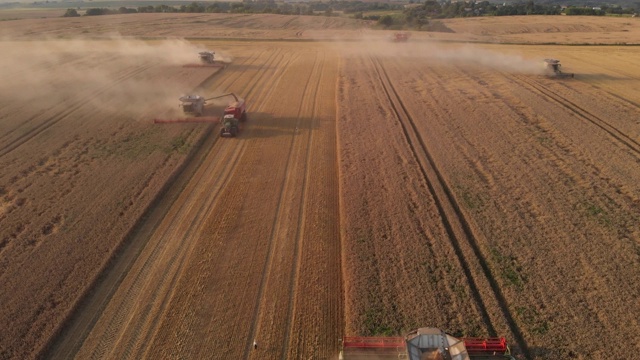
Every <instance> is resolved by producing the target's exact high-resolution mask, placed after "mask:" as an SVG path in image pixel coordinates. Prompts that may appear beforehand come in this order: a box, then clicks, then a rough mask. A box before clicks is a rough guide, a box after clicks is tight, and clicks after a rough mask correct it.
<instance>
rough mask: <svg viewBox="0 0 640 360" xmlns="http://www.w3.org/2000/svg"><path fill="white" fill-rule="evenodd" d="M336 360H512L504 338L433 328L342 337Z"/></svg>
mask: <svg viewBox="0 0 640 360" xmlns="http://www.w3.org/2000/svg"><path fill="white" fill-rule="evenodd" d="M338 359H340V360H360V359H376V360H385V359H389V360H390V359H408V360H423V359H438V360H440V359H447V360H515V359H514V358H513V357H512V356H511V351H510V349H509V346H507V341H506V340H505V338H502V337H498V338H462V339H459V338H456V337H454V336H452V335H449V334H447V333H445V332H444V331H442V330H440V329H437V328H420V329H417V330H414V331H412V332H410V333H409V334H407V335H406V336H405V337H344V338H343V339H342V344H341V349H340V354H339V356H338Z"/></svg>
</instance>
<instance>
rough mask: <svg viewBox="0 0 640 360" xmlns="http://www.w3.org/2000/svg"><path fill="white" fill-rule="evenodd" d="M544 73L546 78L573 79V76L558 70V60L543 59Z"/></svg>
mask: <svg viewBox="0 0 640 360" xmlns="http://www.w3.org/2000/svg"><path fill="white" fill-rule="evenodd" d="M544 66H545V72H546V74H547V76H551V77H556V78H569V77H571V78H572V77H574V74H569V73H563V72H562V70H560V68H561V67H562V65H560V60H556V59H544Z"/></svg>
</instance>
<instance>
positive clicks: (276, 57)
mask: <svg viewBox="0 0 640 360" xmlns="http://www.w3.org/2000/svg"><path fill="white" fill-rule="evenodd" d="M261 55H262V54H258V55H257V56H255V57H254V58H253V59H252V60H251V61H252V63H253V61H255V60H257V59H261V58H262V56H261ZM281 57H282V55H281V54H280V52H278V51H276V52H274V53H273V54H272V55H271V56H270V57H269V58H268V59H267V61H266V62H265V63H263V65H262V66H261V68H260V69H259V70H258V71H259V72H260V75H259V76H257V77H254V78H252V81H253V83H252V82H251V81H250V82H249V83H248V84H247V85H246V86H245V87H244V88H243V89H242V90H241V91H240V93H241V94H246V95H247V96H248V97H251V96H252V95H253V93H254V90H256V87H257V85H258V84H259V83H260V82H261V81H262V80H263V78H264V74H265V72H264V69H265V68H268V67H270V66H271V65H272V64H273V63H274V62H279V61H280V59H281ZM245 72H247V71H246V70H245ZM241 78H242V77H241V76H234V77H232V79H233V80H232V81H231V83H230V84H228V86H229V87H233V85H234V84H235V83H236V82H238V81H239V79H241ZM261 88H262V87H259V86H258V87H257V89H261ZM225 89H228V87H225ZM225 92H226V91H225ZM213 136H216V137H217V132H216V131H214V134H213ZM241 145H242V146H241V148H240V149H239V150H234V151H233V152H232V154H239V153H242V152H244V150H245V148H246V142H241ZM225 146H226V147H225V148H224V149H225V150H227V151H226V152H227V153H228V152H229V150H228V149H230V148H231V146H227V144H225ZM212 153H216V154H217V155H216V157H221V156H220V154H219V153H218V151H215V149H214V151H212ZM238 159H239V158H234V159H233V160H232V161H231V163H232V169H234V170H235V168H236V165H237V163H238ZM213 162H214V161H212V163H213ZM228 163H229V162H224V164H225V165H226V166H228ZM214 173H218V172H215V171H208V172H207V174H214ZM230 174H233V171H232V172H230ZM211 177H212V178H213V177H215V176H211ZM227 183H228V180H226V181H225V183H224V185H223V186H221V187H220V188H217V190H215V191H212V193H214V194H215V195H214V197H215V199H214V200H213V202H212V203H211V207H210V208H211V209H213V208H214V207H215V206H216V205H217V202H218V197H219V194H220V190H221V189H224V188H225V187H226V185H227ZM204 188H205V189H211V187H207V186H205V187H204ZM207 191H209V190H207ZM210 212H211V210H208V214H210ZM208 217H209V215H207V216H205V217H204V218H203V219H201V220H200V221H199V222H198V223H197V224H199V226H198V229H199V230H198V231H197V232H194V233H193V235H197V234H198V233H200V229H201V228H202V226H203V224H204V219H206V218H208ZM189 228H190V229H191V228H193V225H191V226H190V227H189ZM190 237H191V238H193V237H194V236H186V238H190ZM189 258H190V256H187V257H186V259H189ZM184 265H185V261H184V259H182V260H181V262H180V269H178V271H177V272H176V274H180V273H182V269H183V268H184ZM178 280H179V276H175V277H174V278H173V279H172V280H171V286H169V287H168V289H174V286H173V285H174V284H176V283H177V281H178ZM172 294H173V291H170V294H169V293H165V296H164V297H163V301H162V302H161V305H160V310H159V311H157V313H158V314H164V313H165V312H166V309H167V308H168V305H169V303H170V300H171V298H172ZM148 317H149V314H148V313H147V314H146V315H145V317H144V319H143V321H139V322H136V324H135V328H134V333H140V332H141V330H140V328H141V327H143V325H144V324H146V319H147V318H148ZM161 320H162V317H161V316H156V317H154V318H153V320H152V324H151V326H150V328H151V330H150V331H148V332H147V336H146V338H145V341H143V342H141V343H142V344H147V345H148V346H150V343H151V341H152V338H153V334H155V333H156V331H157V329H158V327H159V325H160V321H161ZM138 338H139V337H128V338H127V339H129V341H128V343H127V345H126V347H125V355H126V356H125V357H126V358H131V356H129V355H130V353H131V352H132V349H131V348H132V347H133V345H134V344H135V343H137V341H136V340H137V339H138ZM148 346H147V347H148ZM118 347H120V346H118ZM146 351H147V349H146V348H145V349H143V350H141V352H146ZM140 356H142V355H140ZM138 357H139V356H134V358H138Z"/></svg>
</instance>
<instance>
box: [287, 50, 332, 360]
mask: <svg viewBox="0 0 640 360" xmlns="http://www.w3.org/2000/svg"><path fill="white" fill-rule="evenodd" d="M316 62H317V58H316ZM325 65H326V64H325V56H323V58H322V60H321V64H320V65H319V66H320V70H319V71H320V73H319V75H318V82H317V83H316V86H315V89H314V90H313V95H312V96H310V97H306V98H308V99H313V103H312V106H311V109H310V110H311V118H312V120H311V123H310V124H309V135H308V136H307V141H306V143H307V153H306V155H305V162H304V170H303V171H304V178H303V180H302V194H301V195H302V196H301V197H300V210H299V212H298V227H297V229H296V236H295V239H296V241H295V247H294V257H293V262H292V264H291V265H292V268H291V273H292V276H291V280H290V282H289V308H288V311H287V321H286V325H285V329H286V332H285V336H284V341H283V343H282V345H283V346H282V349H283V352H282V355H281V358H282V359H283V360H284V359H286V356H287V351H286V349H288V348H290V346H289V345H290V337H291V332H292V328H293V324H292V323H291V320H292V319H293V310H294V308H295V306H294V301H295V295H296V289H297V288H298V284H297V282H298V276H299V274H300V267H301V266H302V264H301V262H302V261H301V257H300V247H301V243H302V241H303V236H302V235H303V234H304V230H305V227H304V224H305V213H306V210H307V207H306V205H307V202H308V198H307V194H308V191H307V190H308V189H307V187H308V186H309V185H308V181H309V173H310V170H309V164H310V163H311V149H312V148H313V134H314V133H315V131H314V129H315V128H316V126H315V125H316V123H317V119H316V108H317V107H318V100H317V99H318V91H319V89H320V84H321V82H322V77H323V75H324V69H325ZM314 72H318V70H317V69H316V68H315V64H314V70H313V71H312V72H311V76H310V77H313V73H314ZM303 99H305V98H303ZM303 107H304V100H303ZM299 116H300V114H298V117H299Z"/></svg>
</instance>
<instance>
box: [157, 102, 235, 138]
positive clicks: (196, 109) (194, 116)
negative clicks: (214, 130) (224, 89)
mask: <svg viewBox="0 0 640 360" xmlns="http://www.w3.org/2000/svg"><path fill="white" fill-rule="evenodd" d="M225 96H232V97H233V99H234V101H232V102H230V103H229V104H228V105H227V107H226V108H225V109H224V113H223V114H222V117H220V116H202V115H203V114H204V111H205V106H206V105H207V101H209V100H214V99H220V98H223V97H225ZM179 100H180V105H179V106H180V107H181V108H182V111H183V112H184V113H185V114H187V115H190V116H188V117H184V118H177V119H153V122H154V123H155V124H180V123H221V124H222V128H221V129H220V136H223V137H235V136H237V135H238V133H239V132H240V130H241V127H240V122H244V121H246V120H247V109H246V104H245V101H244V100H243V99H240V98H238V96H236V94H234V93H228V94H224V95H219V96H214V97H211V98H208V99H205V98H204V97H202V96H200V95H185V96H182V97H181V98H180V99H179Z"/></svg>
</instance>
